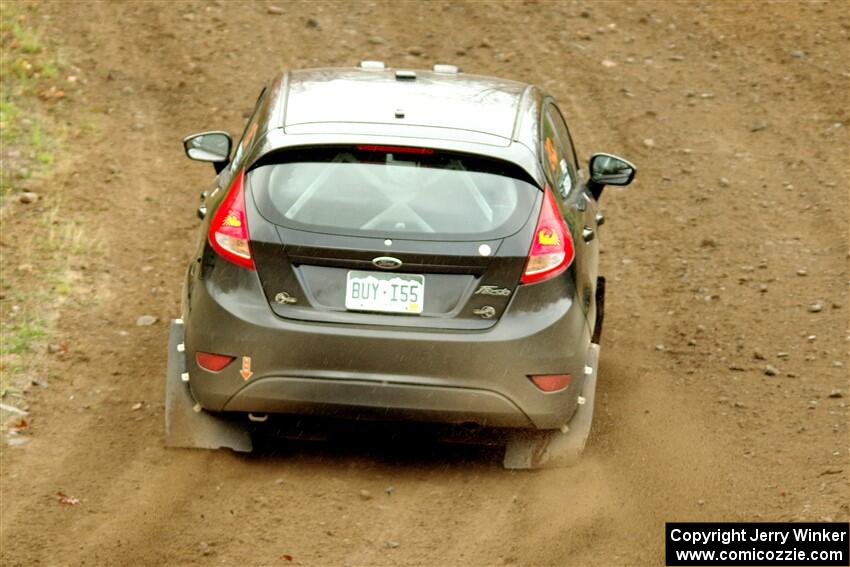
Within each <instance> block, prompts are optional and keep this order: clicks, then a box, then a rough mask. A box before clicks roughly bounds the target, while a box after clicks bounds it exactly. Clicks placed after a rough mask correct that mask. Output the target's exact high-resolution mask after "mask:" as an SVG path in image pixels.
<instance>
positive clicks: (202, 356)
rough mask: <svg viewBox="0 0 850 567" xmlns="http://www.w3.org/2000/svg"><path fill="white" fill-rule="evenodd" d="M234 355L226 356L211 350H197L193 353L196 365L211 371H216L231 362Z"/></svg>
mask: <svg viewBox="0 0 850 567" xmlns="http://www.w3.org/2000/svg"><path fill="white" fill-rule="evenodd" d="M235 358H236V357H233V356H227V355H225V354H213V353H211V352H201V351H198V352H196V353H195V362H197V363H198V366H200V367H201V368H203V369H204V370H211V371H213V372H218V371H219V370H221V369H222V368H224V367H225V366H227V365H228V364H230V363H231V362H233V360H234V359H235Z"/></svg>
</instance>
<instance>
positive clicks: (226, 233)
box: [209, 171, 256, 270]
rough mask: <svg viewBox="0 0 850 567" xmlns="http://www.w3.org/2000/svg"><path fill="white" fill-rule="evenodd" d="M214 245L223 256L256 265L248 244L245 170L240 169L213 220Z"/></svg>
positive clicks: (236, 262)
mask: <svg viewBox="0 0 850 567" xmlns="http://www.w3.org/2000/svg"><path fill="white" fill-rule="evenodd" d="M209 238H210V245H211V246H212V247H213V250H215V251H216V252H217V253H218V255H219V256H221V257H222V258H224V259H225V260H227V261H228V262H232V263H234V264H236V265H237V266H240V267H242V268H247V269H249V270H254V269H256V268H255V267H254V260H253V259H252V258H251V248H250V246H249V245H248V240H249V236H248V215H246V214H245V172H244V171H240V172H239V173H238V174H237V175H236V179H235V180H234V181H233V185H231V186H230V189H229V190H228V191H227V195H225V196H224V200H223V201H222V202H221V205H219V207H218V210H217V211H216V212H215V216H213V219H212V221H211V222H210V237H209Z"/></svg>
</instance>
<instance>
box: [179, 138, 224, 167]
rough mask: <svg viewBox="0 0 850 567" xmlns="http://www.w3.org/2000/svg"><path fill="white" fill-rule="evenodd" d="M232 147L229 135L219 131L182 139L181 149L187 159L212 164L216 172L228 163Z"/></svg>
mask: <svg viewBox="0 0 850 567" xmlns="http://www.w3.org/2000/svg"><path fill="white" fill-rule="evenodd" d="M232 145H233V141H232V140H231V139H230V134H228V133H227V132H220V131H213V132H201V133H200V134H192V135H191V136H187V137H186V138H184V139H183V149H184V150H186V155H187V156H189V159H193V160H195V161H208V162H212V163H213V164H214V165H215V170H216V172H219V171H221V170H222V169H224V166H226V165H227V163H228V162H229V161H230V148H231V146H232Z"/></svg>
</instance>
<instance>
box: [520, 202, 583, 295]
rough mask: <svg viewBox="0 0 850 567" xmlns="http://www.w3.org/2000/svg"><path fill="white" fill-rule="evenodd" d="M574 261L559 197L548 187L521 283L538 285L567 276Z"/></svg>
mask: <svg viewBox="0 0 850 567" xmlns="http://www.w3.org/2000/svg"><path fill="white" fill-rule="evenodd" d="M573 258H575V249H574V248H573V239H572V236H570V231H569V230H568V229H567V225H566V224H565V223H564V219H563V217H561V213H560V212H559V211H558V204H557V203H556V202H555V195H553V194H552V190H551V189H549V186H548V185H547V186H546V189H545V190H544V193H543V207H541V209H540V218H539V219H538V220H537V227H536V228H535V229H534V239H533V240H532V242H531V250H529V252H528V260H527V261H526V263H525V272H523V274H522V280H521V281H522V283H535V282H540V281H543V280H548V279H549V278H553V277H555V276H557V275H558V274H561V273H563V272H564V270H566V269H567V268H568V267H569V266H570V264H572V262H573Z"/></svg>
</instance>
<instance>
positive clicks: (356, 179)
mask: <svg viewBox="0 0 850 567" xmlns="http://www.w3.org/2000/svg"><path fill="white" fill-rule="evenodd" d="M247 181H248V186H249V187H250V189H251V192H252V194H253V195H254V199H255V202H256V203H257V206H258V208H259V209H260V213H261V214H262V215H263V216H264V217H265V218H266V219H267V220H269V221H271V222H273V223H275V224H279V225H282V226H286V227H288V228H294V229H300V230H308V231H313V232H323V233H328V234H340V235H354V236H376V237H386V236H393V237H396V238H408V239H414V240H441V239H455V240H479V239H492V238H503V237H505V236H509V235H511V234H514V233H515V232H517V231H518V230H519V229H520V228H521V227H522V226H523V225H524V224H525V222H526V221H527V220H528V216H529V214H530V213H531V210H532V208H533V206H534V203H535V200H536V197H537V194H538V193H539V189H538V188H537V187H536V186H534V185H533V184H532V183H531V182H530V181H529V180H528V178H527V175H526V174H525V173H524V172H523V171H522V170H521V169H520V168H518V167H517V166H514V165H512V164H509V163H507V162H502V161H499V160H493V159H489V158H484V157H481V156H474V155H469V154H458V153H449V152H442V151H439V150H430V149H426V148H405V147H389V146H369V145H361V146H352V147H319V148H308V149H297V150H287V151H283V152H277V153H275V154H272V155H269V156H266V157H265V158H263V159H262V160H261V161H260V162H258V165H257V166H256V167H255V168H254V169H252V170H251V171H250V172H249V174H248V177H247Z"/></svg>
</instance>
